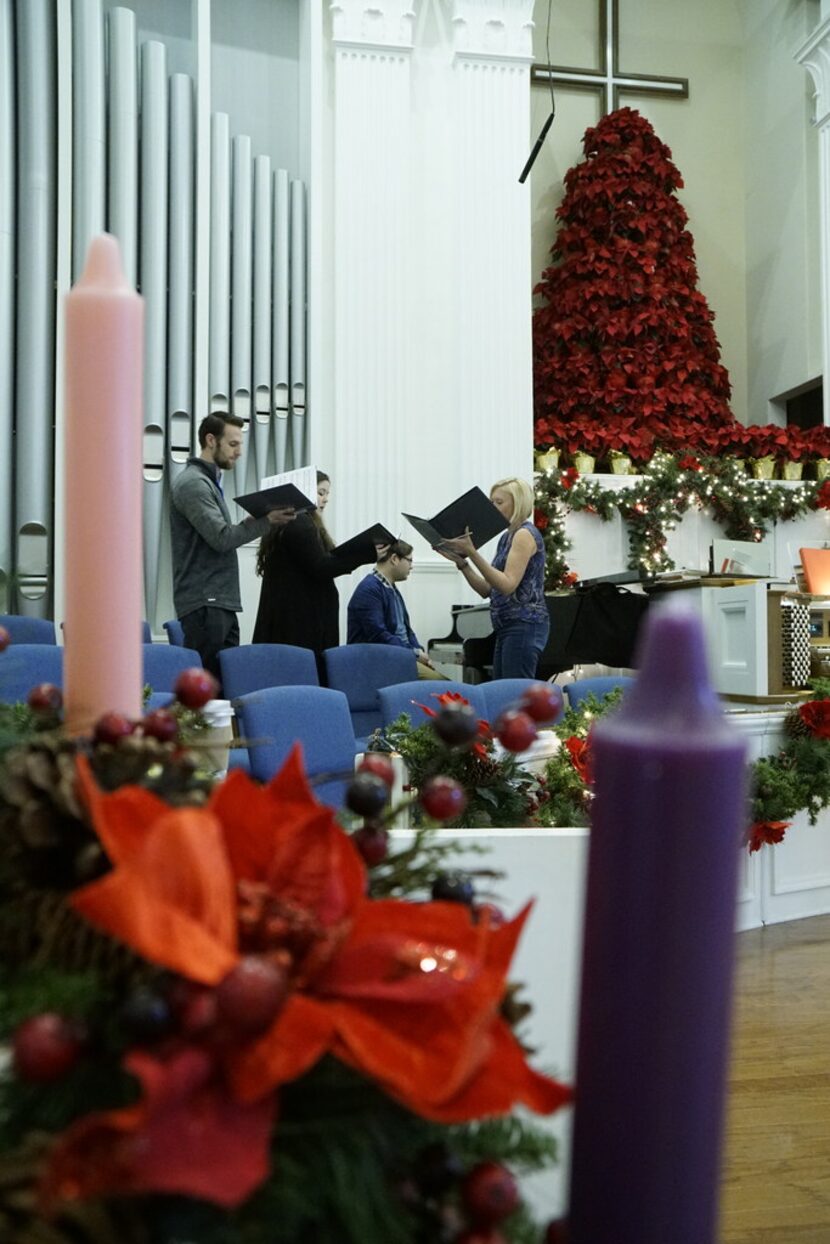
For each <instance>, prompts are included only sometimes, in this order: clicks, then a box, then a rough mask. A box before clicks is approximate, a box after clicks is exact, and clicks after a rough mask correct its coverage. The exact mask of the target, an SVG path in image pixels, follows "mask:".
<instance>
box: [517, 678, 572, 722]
mask: <svg viewBox="0 0 830 1244" xmlns="http://www.w3.org/2000/svg"><path fill="white" fill-rule="evenodd" d="M521 708H522V709H524V711H525V712H526V713H527V715H528V717H532V718H533V720H534V721H539V722H550V721H558V720H559V718H560V717H561V716H562V713H563V712H564V709H565V697H564V696H563V694H562V689H561V688H560V687H555V686H554V685H553V683H550V682H535V683H534V684H533V686H532V687H528V689H527V691H526V692H525V693H524V695H523V696H522V703H521Z"/></svg>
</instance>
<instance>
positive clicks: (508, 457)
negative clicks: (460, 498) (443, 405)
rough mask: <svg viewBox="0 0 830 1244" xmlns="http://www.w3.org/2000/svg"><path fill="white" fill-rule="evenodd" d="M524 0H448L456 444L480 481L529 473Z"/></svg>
mask: <svg viewBox="0 0 830 1244" xmlns="http://www.w3.org/2000/svg"><path fill="white" fill-rule="evenodd" d="M532 12H533V3H532V0H455V2H454V4H453V16H452V24H453V32H454V57H453V69H452V78H453V81H452V96H451V99H452V114H453V125H454V160H453V169H454V184H453V185H452V187H451V195H450V196H449V204H448V206H449V208H450V212H451V216H452V221H453V264H452V271H453V297H454V302H455V316H454V321H455V327H456V335H455V356H456V358H455V363H456V366H455V377H454V380H455V386H454V387H455V409H456V412H457V423H456V427H455V430H454V431H455V435H454V440H455V448H456V455H457V456H458V457H459V458H461V459H462V460H464V461H465V462H466V465H467V469H468V471H469V472H470V474H471V475H472V476H473V477H474V478H475V480H476V481H477V482H478V483H479V484H480V485H481V487H482V488H485V489H486V488H488V487H489V485H490V484H491V483H492V482H493V481H494V480H496V479H499V478H500V477H502V476H506V475H513V474H516V475H520V476H524V477H525V478H528V479H529V478H531V477H532V470H533V466H532V458H533V377H532V351H531V287H532V277H531V271H530V204H529V198H528V196H529V184H526V185H524V186H521V185H519V174H520V173H521V171H522V167H523V165H524V162H525V159H526V158H527V153H528V150H529V148H530V141H531V140H530V84H529V66H530V64H531V61H532V59H533V57H532V47H531V43H532V30H533V22H532Z"/></svg>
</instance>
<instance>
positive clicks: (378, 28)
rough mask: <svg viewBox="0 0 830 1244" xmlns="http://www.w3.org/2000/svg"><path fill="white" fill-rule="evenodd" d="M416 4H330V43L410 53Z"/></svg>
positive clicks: (335, 0) (403, 0)
mask: <svg viewBox="0 0 830 1244" xmlns="http://www.w3.org/2000/svg"><path fill="white" fill-rule="evenodd" d="M416 5H417V0H332V4H331V5H330V8H331V14H332V42H333V43H334V46H335V47H338V46H341V45H343V44H346V45H351V46H355V47H358V48H364V49H366V50H369V49H378V50H385V51H391V50H397V51H400V52H411V51H412V41H413V30H414V25H415V8H416Z"/></svg>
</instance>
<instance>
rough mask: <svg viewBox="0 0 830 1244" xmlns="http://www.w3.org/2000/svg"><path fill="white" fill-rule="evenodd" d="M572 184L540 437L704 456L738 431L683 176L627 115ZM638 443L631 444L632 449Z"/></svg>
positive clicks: (552, 283)
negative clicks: (634, 435) (635, 438)
mask: <svg viewBox="0 0 830 1244" xmlns="http://www.w3.org/2000/svg"><path fill="white" fill-rule="evenodd" d="M583 148H584V152H585V159H584V160H583V161H582V162H580V163H579V164H577V165H576V166H575V167H574V168H572V169H571V170H570V171H569V172H568V174H567V176H566V177H565V198H564V199H563V201H562V203H561V205H560V207H559V208H558V210H557V218H558V219H559V221H560V227H559V232H558V234H557V237H556V241H555V243H554V246H553V250H552V263H551V265H550V267H549V268H547V269H546V270H545V272H544V273H543V275H542V279H541V281H540V282H539V284H538V285H537V286H536V290H535V292H536V293H537V294H540V295H541V296H542V299H543V302H542V305H541V306H539V307H538V309H537V310H536V312H535V314H534V319H533V346H534V368H535V440H536V444H537V445H538V446H540V447H547V446H549V445H550V444H561V443H563V442H564V441H565V440H570V439H572V438H571V437H570V436H569V435H568V429H569V427H570V425H573V424H577V425H580V424H581V425H583V426H584V425H592V426H594V427H595V428H596V429H597V431H598V432H600V433H601V434H602V435H603V437H604V439H605V442H606V446H607V449H609V450H610V449H614V448H619V449H623V448H625V444H624V443H623V442H624V440H625V438H621V441H620V444H619V445H618V444H616V442H615V429H620V431H625V432H626V434H627V438H628V439H629V440H630V436H631V429H632V428H636V429H639V430H640V431H641V432H642V433H643V434H644V435H645V436H646V437H647V439H648V441H649V443H657V444H659V445H661V446H664V447H666V448H670V449H680V448H686V447H689V446H694V445H696V444H697V443H698V441H699V439H700V438H701V434H706V433H708V434H710V435H711V434H712V432H713V431H714V430H716V429H718V428H721V427H724V426H726V425H729V424H732V423H733V417H732V414H731V412H730V409H729V404H728V402H729V394H730V385H729V378H728V375H727V372H726V369H725V368H724V367H723V366H722V365H721V363H720V361H719V360H720V347H719V345H718V341H717V337H716V336H715V331H714V328H713V326H712V320H713V318H714V316H713V313H712V311H711V310H710V309H709V307H708V304H707V302H706V299H705V297H704V296H703V294H702V293H701V292H700V290H699V289H698V273H697V267H696V264H695V255H694V245H693V241H692V236H691V234H690V233H689V231H688V229H687V227H686V225H687V220H688V217H687V215H686V211H685V209H684V208H683V205H682V204H681V203H680V201H679V200H678V198H677V196H676V192H677V190H678V189H679V188H680V187H681V186H682V185H683V180H682V178H681V176H680V173H679V172H678V170H677V168H676V167H675V165H674V164H673V163H672V159H671V152H670V151H669V148H668V147H667V146H666V145H665V143H663V142H661V141H660V139H659V138H657V136H656V134H655V133H654V130H653V129H652V127H651V125H650V123H649V122H648V121H647V120H646V119H645V117H643V116H641V115H640V113H638V112H637V111H636V110H634V109H632V108H620V109H618V110H617V111H616V112H612V113H610V114H609V115H607V116H605V117H603V118H602V120H601V121H600V122H599V124H598V125H596V126H594V127H593V128H591V129H589V130H587V131H586V134H585V138H584V141H583ZM626 443H627V441H626Z"/></svg>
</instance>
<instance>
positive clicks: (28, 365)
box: [14, 0, 56, 617]
mask: <svg viewBox="0 0 830 1244" xmlns="http://www.w3.org/2000/svg"><path fill="white" fill-rule="evenodd" d="M15 37H16V57H15V62H16V68H17V87H18V111H17V117H18V131H17V132H18V150H17V196H18V197H17V213H16V221H17V315H16V322H17V340H16V349H15V355H16V361H17V374H16V377H15V381H16V383H15V398H14V409H15V414H16V421H17V433H16V436H15V488H14V499H15V540H16V550H15V558H14V567H15V576H16V595H15V605H16V608H17V610H18V612H20V613H27V614H32V615H35V616H41V617H45V616H47V614H48V612H49V606H50V599H49V597H50V567H51V554H50V543H51V534H52V481H53V474H54V463H53V458H54V454H53V442H52V411H53V409H54V392H55V389H54V384H55V377H54V344H55V291H54V283H55V230H56V221H55V196H56V175H55V158H56V151H55V115H54V113H55V109H54V100H55V94H56V80H55V77H56V75H55V28H54V12H53V6H52V3H51V0H24V2H23V3H20V4H18V5H17V7H16V22H15Z"/></svg>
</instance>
